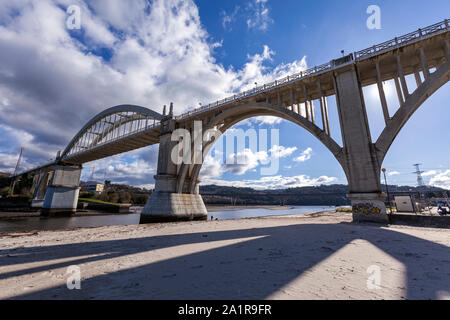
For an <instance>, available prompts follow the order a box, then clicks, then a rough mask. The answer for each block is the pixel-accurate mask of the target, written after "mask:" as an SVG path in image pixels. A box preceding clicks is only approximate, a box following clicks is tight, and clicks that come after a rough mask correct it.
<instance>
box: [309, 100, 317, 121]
mask: <svg viewBox="0 0 450 320" xmlns="http://www.w3.org/2000/svg"><path fill="white" fill-rule="evenodd" d="M309 112H310V113H311V121H312V123H314V124H316V112H315V109H314V101H313V100H311V101H309Z"/></svg>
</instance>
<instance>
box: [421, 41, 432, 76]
mask: <svg viewBox="0 0 450 320" xmlns="http://www.w3.org/2000/svg"><path fill="white" fill-rule="evenodd" d="M419 54H420V63H421V64H422V69H423V76H424V78H425V80H426V79H428V77H429V76H430V70H429V69H428V62H427V57H426V56H425V52H424V50H423V48H420V49H419Z"/></svg>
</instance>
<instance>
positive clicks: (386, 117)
mask: <svg viewBox="0 0 450 320" xmlns="http://www.w3.org/2000/svg"><path fill="white" fill-rule="evenodd" d="M375 66H376V69H377V85H378V93H379V94H380V101H381V107H382V108H383V115H384V122H385V123H386V124H388V122H389V120H390V116H389V110H388V106H387V100H386V94H385V93H384V88H383V81H382V79H381V71H380V63H379V62H378V61H377V62H376V64H375Z"/></svg>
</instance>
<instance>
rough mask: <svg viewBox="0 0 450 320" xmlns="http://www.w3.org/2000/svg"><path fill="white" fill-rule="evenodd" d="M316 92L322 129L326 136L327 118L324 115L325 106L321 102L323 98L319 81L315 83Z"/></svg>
mask: <svg viewBox="0 0 450 320" xmlns="http://www.w3.org/2000/svg"><path fill="white" fill-rule="evenodd" d="M317 90H318V91H319V101H320V112H321V115H322V128H323V131H324V132H325V134H327V135H328V131H327V116H326V114H325V104H324V102H323V96H322V87H321V86H320V81H317Z"/></svg>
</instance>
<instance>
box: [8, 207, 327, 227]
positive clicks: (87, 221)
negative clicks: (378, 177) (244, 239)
mask: <svg viewBox="0 0 450 320" xmlns="http://www.w3.org/2000/svg"><path fill="white" fill-rule="evenodd" d="M132 209H133V210H134V212H135V213H134V214H126V215H111V216H85V217H81V216H80V217H63V218H44V217H42V218H41V217H31V218H14V219H11V220H0V232H22V231H31V230H63V229H73V228H86V227H102V226H121V225H135V224H139V218H140V211H141V210H142V208H138V207H136V208H132ZM334 209H335V207H327V206H323V207H320V206H300V207H293V208H292V209H290V210H269V209H261V208H251V209H237V210H223V211H214V212H210V213H209V215H208V220H210V219H211V216H212V217H213V218H214V219H219V220H230V219H243V218H256V217H265V216H278V215H289V214H302V213H312V212H321V211H327V210H334Z"/></svg>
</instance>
